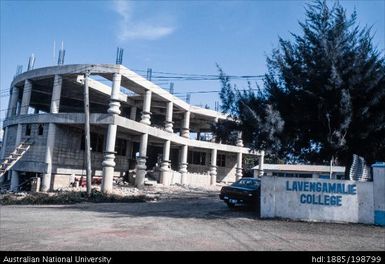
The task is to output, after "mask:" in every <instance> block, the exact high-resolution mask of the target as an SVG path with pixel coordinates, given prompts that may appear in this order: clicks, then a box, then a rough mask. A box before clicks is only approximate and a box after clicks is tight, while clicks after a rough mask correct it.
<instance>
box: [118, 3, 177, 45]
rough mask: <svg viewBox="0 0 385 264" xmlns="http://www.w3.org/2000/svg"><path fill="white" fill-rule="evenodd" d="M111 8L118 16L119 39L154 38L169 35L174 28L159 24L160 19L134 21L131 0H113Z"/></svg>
mask: <svg viewBox="0 0 385 264" xmlns="http://www.w3.org/2000/svg"><path fill="white" fill-rule="evenodd" d="M113 10H114V11H115V12H116V13H117V14H118V15H119V16H120V21H119V25H118V26H119V31H118V38H119V40H121V41H125V40H129V39H147V40H155V39H159V38H162V37H164V36H167V35H170V34H172V33H173V32H174V30H175V28H174V27H172V26H166V25H161V23H160V22H161V21H152V20H151V19H147V20H146V21H140V22H139V21H138V22H137V21H134V19H133V15H132V14H133V3H132V2H131V1H124V0H115V1H113ZM146 15H148V13H147V14H146ZM156 24H158V25H156Z"/></svg>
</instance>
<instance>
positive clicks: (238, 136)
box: [236, 131, 243, 147]
mask: <svg viewBox="0 0 385 264" xmlns="http://www.w3.org/2000/svg"><path fill="white" fill-rule="evenodd" d="M236 145H237V146H238V147H243V140H242V132H241V131H238V135H237V143H236Z"/></svg>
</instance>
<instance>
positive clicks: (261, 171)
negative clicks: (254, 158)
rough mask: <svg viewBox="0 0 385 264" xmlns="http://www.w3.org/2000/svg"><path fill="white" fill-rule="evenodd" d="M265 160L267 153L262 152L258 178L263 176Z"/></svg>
mask: <svg viewBox="0 0 385 264" xmlns="http://www.w3.org/2000/svg"><path fill="white" fill-rule="evenodd" d="M264 160H265V151H263V150H262V151H261V155H259V169H258V176H259V177H262V176H263V164H264Z"/></svg>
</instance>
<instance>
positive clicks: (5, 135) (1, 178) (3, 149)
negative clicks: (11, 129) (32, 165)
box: [0, 127, 8, 183]
mask: <svg viewBox="0 0 385 264" xmlns="http://www.w3.org/2000/svg"><path fill="white" fill-rule="evenodd" d="M7 138H8V127H5V128H4V134H3V147H2V148H1V152H0V160H3V159H4V156H5V146H6V145H7ZM4 180H5V175H3V176H1V177H0V183H3V182H4Z"/></svg>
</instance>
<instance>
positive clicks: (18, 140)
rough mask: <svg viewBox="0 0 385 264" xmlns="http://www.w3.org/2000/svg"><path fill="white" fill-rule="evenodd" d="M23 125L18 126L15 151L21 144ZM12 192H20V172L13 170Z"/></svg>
mask: <svg viewBox="0 0 385 264" xmlns="http://www.w3.org/2000/svg"><path fill="white" fill-rule="evenodd" d="M22 128H23V126H22V124H18V125H17V131H16V140H15V149H16V147H17V146H19V144H20V143H21V132H22ZM10 172H11V188H10V189H11V191H14V192H16V191H17V190H18V185H19V172H17V171H15V170H11V171H10Z"/></svg>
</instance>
